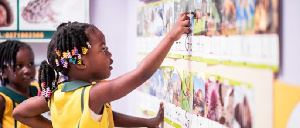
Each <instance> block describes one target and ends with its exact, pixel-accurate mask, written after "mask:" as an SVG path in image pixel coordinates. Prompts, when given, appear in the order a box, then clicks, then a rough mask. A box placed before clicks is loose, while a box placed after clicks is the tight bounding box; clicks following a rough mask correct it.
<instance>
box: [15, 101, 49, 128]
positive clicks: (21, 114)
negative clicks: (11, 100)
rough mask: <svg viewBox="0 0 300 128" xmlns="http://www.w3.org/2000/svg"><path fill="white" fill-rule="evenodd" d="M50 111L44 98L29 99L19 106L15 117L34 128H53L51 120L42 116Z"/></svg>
mask: <svg viewBox="0 0 300 128" xmlns="http://www.w3.org/2000/svg"><path fill="white" fill-rule="evenodd" d="M47 111H49V108H48V104H47V102H45V98H44V97H43V96H35V97H32V98H29V99H27V100H25V101H24V102H22V103H21V104H19V105H18V106H17V107H16V108H15V109H14V111H13V117H14V118H15V119H16V120H18V121H20V122H21V123H23V124H26V125H28V126H30V127H32V128H52V123H51V121H50V120H48V119H47V118H45V117H44V116H42V115H41V114H42V113H44V112H47Z"/></svg>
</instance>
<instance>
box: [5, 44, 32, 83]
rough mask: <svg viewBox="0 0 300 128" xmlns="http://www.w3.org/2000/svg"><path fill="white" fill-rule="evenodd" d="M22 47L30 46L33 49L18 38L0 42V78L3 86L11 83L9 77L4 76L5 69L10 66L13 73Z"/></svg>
mask: <svg viewBox="0 0 300 128" xmlns="http://www.w3.org/2000/svg"><path fill="white" fill-rule="evenodd" d="M20 48H28V49H29V50H31V51H32V49H31V47H30V46H29V45H28V44H26V43H24V42H20V41H17V40H7V41H4V42H2V43H0V55H1V56H0V79H1V83H2V85H3V86H6V84H8V83H9V80H8V78H3V77H2V74H3V72H4V69H5V68H9V69H10V70H12V71H13V73H14V72H15V68H16V64H15V63H16V56H17V53H18V51H19V50H20ZM11 68H12V69H11Z"/></svg>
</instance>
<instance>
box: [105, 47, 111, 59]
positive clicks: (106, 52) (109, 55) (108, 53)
mask: <svg viewBox="0 0 300 128" xmlns="http://www.w3.org/2000/svg"><path fill="white" fill-rule="evenodd" d="M105 54H106V55H107V56H108V57H112V54H111V53H110V52H109V51H108V48H107V50H106V51H105Z"/></svg>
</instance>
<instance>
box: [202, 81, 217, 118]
mask: <svg viewBox="0 0 300 128" xmlns="http://www.w3.org/2000/svg"><path fill="white" fill-rule="evenodd" d="M218 91H219V78H218V77H216V76H209V77H208V78H207V79H206V80H205V94H206V95H205V117H207V118H208V119H211V120H213V121H217V122H218V121H219V103H218V100H219V95H218Z"/></svg>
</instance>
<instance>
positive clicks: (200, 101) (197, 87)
mask: <svg viewBox="0 0 300 128" xmlns="http://www.w3.org/2000/svg"><path fill="white" fill-rule="evenodd" d="M193 77H194V81H193V84H194V89H193V92H194V98H193V114H196V115H198V116H204V112H205V83H204V81H203V79H202V78H201V77H200V75H198V73H194V75H193Z"/></svg>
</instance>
